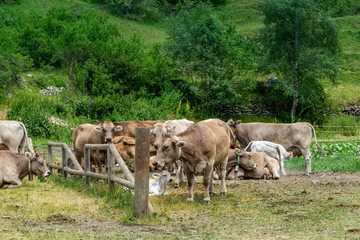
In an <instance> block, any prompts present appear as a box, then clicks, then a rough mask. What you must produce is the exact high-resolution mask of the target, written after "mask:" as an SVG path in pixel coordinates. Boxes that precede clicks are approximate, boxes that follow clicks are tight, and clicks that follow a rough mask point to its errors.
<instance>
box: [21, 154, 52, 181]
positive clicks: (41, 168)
mask: <svg viewBox="0 0 360 240" xmlns="http://www.w3.org/2000/svg"><path fill="white" fill-rule="evenodd" d="M25 156H26V158H27V159H29V161H30V170H31V171H30V175H29V178H30V180H32V174H35V175H36V176H44V177H47V176H49V175H50V171H49V169H48V168H47V166H46V163H45V161H44V159H43V157H42V155H41V153H39V152H37V153H29V152H26V153H25Z"/></svg>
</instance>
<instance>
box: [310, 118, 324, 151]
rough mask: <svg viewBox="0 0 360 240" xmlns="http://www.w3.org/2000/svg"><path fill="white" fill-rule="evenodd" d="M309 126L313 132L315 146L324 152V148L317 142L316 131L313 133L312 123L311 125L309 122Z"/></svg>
mask: <svg viewBox="0 0 360 240" xmlns="http://www.w3.org/2000/svg"><path fill="white" fill-rule="evenodd" d="M308 124H309V126H310V127H311V129H312V131H313V133H314V139H315V145H316V146H317V148H318V149H319V150H320V151H321V152H324V150H323V149H322V148H321V147H320V145H319V144H318V142H317V140H316V133H315V128H314V127H313V125H311V124H310V123H308Z"/></svg>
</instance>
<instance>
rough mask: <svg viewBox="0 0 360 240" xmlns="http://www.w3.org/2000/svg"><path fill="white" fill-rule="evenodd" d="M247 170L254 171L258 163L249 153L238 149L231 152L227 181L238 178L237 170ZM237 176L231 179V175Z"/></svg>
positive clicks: (227, 168)
mask: <svg viewBox="0 0 360 240" xmlns="http://www.w3.org/2000/svg"><path fill="white" fill-rule="evenodd" d="M236 166H238V167H239V168H241V169H240V170H242V169H245V170H254V169H255V168H256V166H257V165H256V163H255V162H254V161H253V160H252V158H251V155H250V154H249V153H248V152H245V151H242V150H240V149H238V148H235V149H232V148H230V150H229V155H228V164H227V166H226V179H227V180H232V179H236V177H237V168H236ZM234 173H235V176H233V177H230V175H232V174H234Z"/></svg>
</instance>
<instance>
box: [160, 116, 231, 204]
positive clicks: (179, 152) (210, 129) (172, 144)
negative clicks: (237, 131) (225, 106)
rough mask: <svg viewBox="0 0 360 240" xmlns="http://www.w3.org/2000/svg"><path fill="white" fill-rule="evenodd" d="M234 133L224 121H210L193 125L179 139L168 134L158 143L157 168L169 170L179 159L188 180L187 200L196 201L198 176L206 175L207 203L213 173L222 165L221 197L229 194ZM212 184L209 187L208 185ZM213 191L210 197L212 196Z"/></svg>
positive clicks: (177, 136)
mask: <svg viewBox="0 0 360 240" xmlns="http://www.w3.org/2000/svg"><path fill="white" fill-rule="evenodd" d="M232 139H233V135H232V132H231V130H230V128H229V127H228V126H227V125H226V123H225V122H223V121H221V120H219V119H208V120H204V121H201V122H198V123H196V124H194V125H192V126H190V127H189V128H188V129H187V130H186V131H185V132H182V133H180V134H178V135H176V136H171V135H170V134H165V135H164V136H163V138H162V139H161V141H160V143H159V149H158V151H157V155H156V161H155V162H154V165H159V166H161V167H166V166H168V165H170V164H173V163H174V162H175V161H176V160H178V159H180V160H181V161H182V162H183V165H184V170H185V173H186V176H187V179H188V190H189V196H188V198H187V200H188V201H194V193H193V188H194V182H195V175H197V174H199V173H202V172H203V171H205V173H204V177H203V184H204V202H205V203H211V200H210V194H213V186H212V182H213V179H212V173H213V170H214V166H215V167H216V166H219V168H220V176H221V193H220V194H221V195H225V194H226V186H225V175H226V165H227V162H228V152H229V146H230V142H231V141H232ZM209 185H210V186H209ZM209 192H210V194H209Z"/></svg>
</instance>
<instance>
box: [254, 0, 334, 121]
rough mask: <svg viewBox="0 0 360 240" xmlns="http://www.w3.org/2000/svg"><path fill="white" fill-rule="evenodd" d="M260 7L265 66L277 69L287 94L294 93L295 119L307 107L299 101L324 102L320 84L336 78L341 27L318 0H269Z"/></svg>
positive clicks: (270, 69) (293, 108)
mask: <svg viewBox="0 0 360 240" xmlns="http://www.w3.org/2000/svg"><path fill="white" fill-rule="evenodd" d="M261 9H262V12H263V13H264V14H265V20H264V23H265V28H264V29H263V30H262V33H261V40H262V43H263V46H264V50H265V56H266V57H265V61H264V66H263V68H264V70H267V71H268V72H276V74H277V76H278V80H279V82H280V84H282V87H283V89H284V92H285V95H287V96H291V101H292V104H291V109H290V115H291V118H292V121H294V120H295V119H296V117H299V114H298V113H299V112H300V113H301V112H303V110H304V109H299V101H300V103H303V102H316V101H318V102H322V101H324V98H323V96H324V95H325V94H324V90H323V88H322V87H318V86H319V85H321V84H320V80H321V79H325V78H328V79H330V80H331V81H333V82H334V81H335V80H336V77H337V75H338V73H339V71H338V62H337V59H338V56H339V53H340V48H339V42H338V30H337V27H336V25H335V24H334V23H333V22H332V21H331V19H329V17H327V15H326V13H325V12H323V11H322V10H321V9H322V7H320V6H319V5H318V4H317V1H315V0H266V1H265V2H264V3H263V4H262V5H261ZM265 66H266V67H265ZM311 86H317V87H311ZM309 99H311V101H309ZM303 107H304V106H303Z"/></svg>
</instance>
